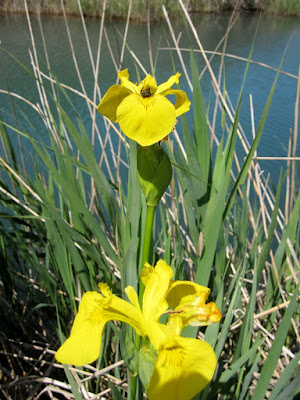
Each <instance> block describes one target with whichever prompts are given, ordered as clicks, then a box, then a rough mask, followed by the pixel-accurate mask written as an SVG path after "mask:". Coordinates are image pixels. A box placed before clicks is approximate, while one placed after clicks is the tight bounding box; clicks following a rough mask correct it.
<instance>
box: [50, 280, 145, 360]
mask: <svg viewBox="0 0 300 400" xmlns="http://www.w3.org/2000/svg"><path fill="white" fill-rule="evenodd" d="M99 286H100V289H101V291H102V294H103V295H101V294H100V293H97V292H87V293H85V294H84V295H83V297H82V300H81V303H80V306H79V310H78V314H77V315H76V318H75V321H74V324H73V327H72V331H71V335H70V337H69V338H68V339H67V340H66V341H65V342H64V343H63V345H62V346H61V347H60V348H59V349H58V351H57V353H56V355H55V357H56V359H57V360H58V361H59V362H61V363H65V364H74V365H85V364H90V363H92V362H93V361H95V360H96V359H97V358H98V357H99V354H100V347H101V336H102V331H103V328H104V325H105V324H106V323H107V322H108V321H113V320H117V321H122V322H125V323H127V324H129V325H131V326H132V327H133V328H134V329H135V331H136V332H137V334H138V335H143V334H144V329H145V328H144V319H143V316H142V313H141V311H140V310H139V309H137V308H136V307H134V306H133V305H132V304H130V303H128V302H127V301H125V300H123V299H120V298H118V297H117V296H115V295H113V294H112V293H111V292H110V290H109V288H108V286H107V285H106V284H100V285H99Z"/></svg>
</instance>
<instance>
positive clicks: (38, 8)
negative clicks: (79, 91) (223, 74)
mask: <svg viewBox="0 0 300 400" xmlns="http://www.w3.org/2000/svg"><path fill="white" fill-rule="evenodd" d="M27 3H28V9H29V11H30V12H32V13H42V14H54V15H60V14H61V13H62V11H61V1H60V0H53V1H49V0H28V2H27ZM104 3H105V1H104V0H81V7H82V11H83V13H84V15H85V16H88V17H100V16H101V14H102V9H103V5H104ZM129 3H130V2H129V0H120V1H118V0H110V1H107V2H106V5H105V9H106V16H107V17H110V18H126V16H127V13H128V7H129ZM184 3H185V5H186V7H187V8H188V10H189V12H191V13H197V12H216V13H221V12H225V11H230V10H233V9H234V7H235V4H236V0H225V1H223V0H189V1H187V0H185V1H184ZM148 4H149V5H150V7H149V8H150V15H151V18H152V19H153V20H157V19H161V18H163V12H162V5H164V6H165V7H166V9H167V10H168V13H169V15H170V16H176V15H178V14H179V12H180V6H179V5H178V2H177V1H176V0H154V1H151V2H150V1H148V0H133V1H132V3H131V13H130V15H131V18H132V19H135V20H141V21H143V20H145V19H146V17H147V10H148ZM64 5H65V11H66V13H67V14H68V15H78V14H79V10H78V2H77V0H65V1H64ZM237 8H238V9H239V10H241V11H257V12H261V11H263V12H266V13H270V14H278V15H300V2H299V1H298V0H240V1H238V5H237ZM0 12H1V13H23V12H24V2H23V0H3V1H2V2H1V3H0Z"/></svg>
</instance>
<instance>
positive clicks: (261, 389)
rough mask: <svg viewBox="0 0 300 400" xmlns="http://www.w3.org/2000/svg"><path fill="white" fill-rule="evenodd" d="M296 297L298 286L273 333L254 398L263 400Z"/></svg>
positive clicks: (286, 332)
mask: <svg viewBox="0 0 300 400" xmlns="http://www.w3.org/2000/svg"><path fill="white" fill-rule="evenodd" d="M297 297H298V288H297V289H296V291H295V293H294V295H293V296H292V298H291V302H290V304H289V306H288V308H287V309H286V311H285V313H284V316H283V318H282V321H281V323H280V325H279V328H278V331H277V333H276V335H275V340H274V342H273V344H272V347H271V349H270V350H269V354H268V358H267V360H266V362H265V364H264V366H263V367H262V370H261V373H260V376H259V379H258V381H257V385H256V388H255V390H254V393H253V398H254V399H255V400H264V398H265V394H266V391H267V389H268V386H269V383H270V380H271V378H272V374H273V372H274V369H275V367H276V365H277V362H278V359H279V357H280V354H281V350H282V346H283V345H284V342H285V339H286V336H287V334H288V330H289V326H290V322H291V318H292V316H293V312H294V309H295V305H296V302H297Z"/></svg>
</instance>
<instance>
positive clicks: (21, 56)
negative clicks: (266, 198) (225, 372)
mask: <svg viewBox="0 0 300 400" xmlns="http://www.w3.org/2000/svg"><path fill="white" fill-rule="evenodd" d="M229 20H230V15H217V16H215V15H201V16H196V17H194V18H193V21H194V24H195V27H196V29H197V32H198V34H199V37H200V40H201V42H202V45H203V47H204V49H205V50H207V51H213V50H214V49H215V48H216V46H217V44H218V43H219V41H220V40H221V39H222V37H223V35H224V33H225V32H226V29H227V27H228V23H229ZM31 21H32V28H33V33H34V36H35V40H36V47H37V50H38V54H39V62H40V67H41V69H42V70H43V71H44V72H46V71H47V67H46V63H45V54H44V50H43V46H42V38H41V33H40V25H39V21H38V19H37V17H35V16H32V17H31ZM68 22H69V28H70V32H71V36H72V40H73V43H74V50H75V53H76V58H77V62H78V66H79V69H80V72H81V76H82V79H83V82H84V85H85V88H86V92H87V94H88V96H89V97H90V98H91V99H92V98H93V88H94V80H93V71H92V67H91V63H90V61H89V53H88V49H87V46H86V41H85V37H84V32H83V28H82V24H81V21H80V19H79V18H69V19H68ZM172 24H173V28H174V31H175V34H176V35H177V36H178V35H179V34H180V33H182V34H181V36H180V42H179V46H180V47H182V48H186V49H187V50H188V49H189V48H190V47H191V46H192V47H193V48H195V49H198V47H197V44H196V42H195V40H194V38H193V37H192V34H191V32H190V31H188V32H187V30H186V27H185V25H184V23H183V21H182V20H180V19H178V20H176V21H172ZM41 25H42V28H43V32H44V36H45V41H46V46H47V52H48V57H49V60H50V68H51V70H52V72H53V73H54V74H55V75H56V77H57V79H58V80H59V81H60V82H62V83H64V84H66V85H70V86H72V87H73V88H75V89H77V90H80V91H81V87H80V83H79V79H78V77H77V74H76V69H75V67H74V62H73V58H72V52H71V49H70V45H69V42H68V36H67V32H66V26H65V22H64V20H63V18H62V17H42V18H41ZM86 27H87V31H88V35H89V39H90V43H91V50H92V54H93V58H94V60H96V54H97V46H98V39H99V28H100V20H95V19H88V20H86ZM124 29H125V23H124V22H106V23H105V30H106V34H107V37H108V40H109V43H110V46H111V50H112V53H113V54H114V57H115V59H116V62H117V64H118V60H119V56H120V53H121V47H122V37H121V36H122V35H123V34H124ZM256 30H257V36H256V40H255V43H254V49H253V55H252V60H254V61H257V62H260V63H264V64H267V65H269V66H270V67H273V68H278V66H279V64H280V61H281V59H282V57H283V55H284V51H285V49H286V54H285V57H284V61H283V65H282V71H284V72H286V73H288V74H281V75H280V77H279V80H278V83H277V87H276V90H275V94H274V97H273V101H272V105H271V109H270V113H269V116H268V119H267V123H266V126H265V130H264V133H263V136H262V139H261V142H260V145H259V149H258V156H273V157H275V156H276V157H279V156H282V157H284V156H286V155H287V147H288V140H289V134H290V130H293V129H294V118H295V100H296V93H297V76H298V68H299V65H300V18H293V17H276V16H262V17H261V18H259V16H258V15H256V14H241V15H240V16H239V17H238V19H237V21H236V23H235V25H234V27H233V28H232V30H231V31H230V34H229V37H228V42H227V47H226V53H227V54H230V55H235V56H238V57H243V58H246V59H247V58H248V56H249V53H250V49H251V46H252V43H253V40H254V36H255V32H256ZM0 40H1V50H0V63H1V73H0V89H5V90H7V88H9V90H10V91H11V92H16V93H18V94H20V95H21V96H24V97H25V98H26V99H28V100H29V101H30V102H32V103H37V102H39V96H38V91H37V87H36V83H35V80H34V78H33V76H32V75H31V74H30V73H28V72H26V71H25V70H24V68H23V67H22V66H21V65H20V63H22V64H24V65H25V66H26V67H27V68H31V66H30V57H29V49H30V48H31V42H30V35H29V30H28V24H27V20H26V18H25V17H24V16H20V15H10V16H0ZM127 42H128V46H129V48H130V49H131V50H132V51H133V52H134V54H135V55H136V56H137V58H138V59H139V60H140V61H141V62H142V63H143V65H144V67H145V69H146V70H147V72H151V68H150V61H149V47H148V37H147V25H146V24H142V23H130V25H129V31H128V40H127ZM168 43H169V44H170V47H173V46H174V44H173V41H172V38H171V35H170V32H169V29H168V26H167V24H166V23H165V22H162V23H154V24H152V25H151V47H152V53H153V58H154V61H155V63H156V78H157V81H158V83H161V82H164V81H165V80H167V79H168V77H169V76H170V75H172V74H173V64H172V62H174V65H175V69H176V70H177V71H178V72H180V73H181V74H182V77H181V79H180V85H181V88H182V89H183V90H186V91H187V93H188V95H189V97H190V98H192V94H191V92H190V89H189V87H188V84H187V81H186V79H185V77H184V73H183V71H182V66H181V64H180V61H179V58H178V56H177V54H176V52H175V51H170V50H165V48H166V47H168ZM219 51H222V46H221V47H220V49H219ZM8 52H9V53H11V54H12V55H13V57H15V58H13V57H11V56H10V55H9V54H8ZM171 56H172V57H171ZM189 57H190V55H189V51H186V52H183V58H184V61H185V64H186V66H187V70H188V72H189V73H190V62H189ZM16 59H17V60H18V61H19V62H20V63H18V62H17V61H16ZM197 61H198V67H199V71H202V70H203V68H204V66H205V64H204V60H203V57H202V56H201V55H200V53H197ZM219 65H220V56H218V55H216V56H215V57H214V58H213V60H212V67H213V70H214V72H215V74H216V76H217V74H218V70H219ZM245 66H246V62H245V61H241V60H237V59H235V58H232V57H225V70H224V71H225V75H224V76H225V82H226V90H227V92H228V94H229V97H230V99H231V101H232V104H233V105H234V106H235V105H236V102H237V98H238V94H239V91H240V88H241V84H242V80H243V74H244V70H245ZM122 68H128V69H129V72H130V75H131V78H132V80H133V81H134V82H135V81H138V80H139V77H138V76H137V75H138V74H140V77H141V78H143V77H144V73H143V72H142V71H141V69H140V68H139V67H137V64H136V62H135V61H134V59H133V58H132V56H131V55H130V53H129V51H128V48H127V49H126V50H125V56H124V61H123V64H122ZM275 75H276V72H275V71H274V70H272V69H269V68H265V67H263V66H260V65H257V64H254V63H253V64H251V65H250V68H249V73H248V76H247V81H246V85H245V90H244V95H243V106H242V113H241V119H240V120H241V124H242V126H243V129H244V131H245V132H246V135H247V137H248V139H249V141H252V129H251V118H250V100H249V99H250V95H252V100H253V109H254V120H255V126H256V127H257V126H258V123H259V119H260V117H261V114H262V111H263V108H264V105H265V102H266V100H267V97H268V94H269V91H270V89H271V86H272V83H273V81H274V78H275ZM98 82H99V84H100V88H101V92H102V94H104V93H105V91H106V90H107V88H108V87H109V86H110V85H112V84H113V83H115V82H116V71H115V66H114V63H113V61H112V58H111V55H110V52H109V47H108V45H107V42H106V38H105V36H103V38H102V46H101V54H100V67H99V75H98ZM201 86H202V89H203V92H204V97H205V101H206V104H207V106H209V109H210V112H212V111H213V108H214V94H213V90H212V85H211V78H210V76H209V74H208V72H205V74H204V75H203V77H202V78H201ZM69 94H70V93H69ZM70 97H71V100H72V102H73V105H74V107H75V109H76V112H77V113H78V114H79V115H80V117H81V118H82V119H83V121H84V122H85V124H86V126H87V129H88V127H89V124H90V114H89V113H88V111H87V107H86V104H85V101H84V100H83V99H82V98H80V97H78V96H74V95H72V94H70ZM97 101H98V99H97ZM62 103H63V106H64V107H65V108H66V109H67V110H68V108H69V110H70V112H71V110H72V108H71V107H70V105H69V104H68V102H67V101H65V100H63V101H62ZM14 113H16V115H17V116H18V128H19V129H21V130H22V128H24V129H26V130H27V131H28V132H32V135H33V136H34V137H37V136H38V138H39V139H40V140H42V141H45V142H47V140H48V139H47V137H48V133H47V131H46V129H45V127H44V126H43V124H42V123H41V120H40V117H39V116H38V115H37V113H36V112H34V111H33V109H32V107H31V106H29V105H27V104H25V103H24V102H22V101H19V100H16V99H14V111H12V105H11V102H10V99H9V97H8V96H7V95H6V94H3V93H0V115H1V117H2V119H4V120H5V121H8V122H9V123H11V124H12V125H14V126H16V125H15V122H14V119H13V115H14ZM71 115H72V112H71ZM74 115H75V114H74ZM219 116H220V112H219ZM97 118H98V117H97ZM188 118H189V119H190V123H192V121H191V120H192V113H190V115H189V117H188ZM100 119H101V117H100V116H99V124H100ZM219 120H220V117H219ZM299 124H300V122H299ZM216 126H217V128H216V133H217V135H218V136H221V134H222V129H221V127H218V126H220V123H219V124H217V125H216ZM298 129H299V126H298ZM112 140H116V141H117V136H116V135H115V134H114V133H112ZM299 146H300V140H298V151H297V155H298V156H299V149H300V147H299ZM238 151H239V155H240V159H241V160H242V159H243V157H244V155H245V154H244V153H243V150H242V148H241V146H239V147H238ZM25 156H26V157H27V156H28V157H29V155H27V154H25ZM260 164H261V166H262V168H263V169H264V170H265V171H266V172H271V173H272V176H271V179H272V180H273V182H276V181H277V178H278V174H279V170H280V168H281V167H285V166H286V161H284V162H283V161H261V162H260ZM298 165H299V163H298ZM298 172H299V169H298Z"/></svg>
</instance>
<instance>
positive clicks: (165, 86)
mask: <svg viewBox="0 0 300 400" xmlns="http://www.w3.org/2000/svg"><path fill="white" fill-rule="evenodd" d="M180 75H181V74H180V73H179V72H177V74H176V75H172V76H171V77H170V78H169V79H168V80H167V82H165V83H162V84H161V85H159V86H158V88H157V91H156V93H155V94H161V93H162V92H164V91H165V90H168V89H170V87H171V86H173V85H174V84H175V83H178V82H179V77H180Z"/></svg>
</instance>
